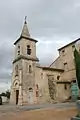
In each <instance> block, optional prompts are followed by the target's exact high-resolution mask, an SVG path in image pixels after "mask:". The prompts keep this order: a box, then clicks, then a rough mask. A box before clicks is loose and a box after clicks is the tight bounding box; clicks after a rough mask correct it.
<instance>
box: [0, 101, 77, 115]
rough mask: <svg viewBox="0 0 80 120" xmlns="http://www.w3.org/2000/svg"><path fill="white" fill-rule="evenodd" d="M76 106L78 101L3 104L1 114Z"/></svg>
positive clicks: (0, 109)
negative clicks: (25, 104)
mask: <svg viewBox="0 0 80 120" xmlns="http://www.w3.org/2000/svg"><path fill="white" fill-rule="evenodd" d="M71 107H76V103H57V104H49V103H47V104H39V105H28V106H17V105H1V106H0V115H2V114H8V113H15V112H20V111H29V110H35V109H48V108H50V109H56V108H58V109H59V108H61V109H62V108H71Z"/></svg>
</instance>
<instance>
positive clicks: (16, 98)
mask: <svg viewBox="0 0 80 120" xmlns="http://www.w3.org/2000/svg"><path fill="white" fill-rule="evenodd" d="M13 88H14V95H15V103H16V105H17V104H18V102H19V82H18V80H15V81H14V83H13Z"/></svg>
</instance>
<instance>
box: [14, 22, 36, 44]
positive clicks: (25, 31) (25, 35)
mask: <svg viewBox="0 0 80 120" xmlns="http://www.w3.org/2000/svg"><path fill="white" fill-rule="evenodd" d="M21 38H24V39H28V40H30V41H34V42H37V40H35V39H33V38H31V37H30V33H29V30H28V27H27V22H26V21H25V22H24V25H23V29H22V32H21V35H20V37H19V38H18V39H17V40H16V41H15V42H14V45H15V44H16V43H17V42H18V41H20V40H21Z"/></svg>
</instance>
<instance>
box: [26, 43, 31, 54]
mask: <svg viewBox="0 0 80 120" xmlns="http://www.w3.org/2000/svg"><path fill="white" fill-rule="evenodd" d="M27 55H31V48H30V45H27Z"/></svg>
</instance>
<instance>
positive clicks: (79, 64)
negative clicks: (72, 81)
mask: <svg viewBox="0 0 80 120" xmlns="http://www.w3.org/2000/svg"><path fill="white" fill-rule="evenodd" d="M74 60H75V68H76V78H77V83H78V87H79V89H80V54H79V52H78V51H77V49H75V50H74Z"/></svg>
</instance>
